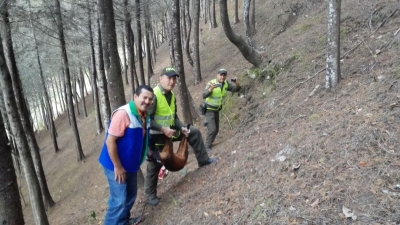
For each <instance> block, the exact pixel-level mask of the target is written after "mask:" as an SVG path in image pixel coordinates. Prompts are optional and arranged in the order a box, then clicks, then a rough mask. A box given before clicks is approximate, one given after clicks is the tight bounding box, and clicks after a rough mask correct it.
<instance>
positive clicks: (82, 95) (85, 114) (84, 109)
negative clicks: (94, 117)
mask: <svg viewBox="0 0 400 225" xmlns="http://www.w3.org/2000/svg"><path fill="white" fill-rule="evenodd" d="M84 87H85V77H84V76H83V72H82V67H79V90H80V92H81V101H82V108H83V115H84V116H85V117H87V111H86V102H85V93H84V91H83V89H84Z"/></svg>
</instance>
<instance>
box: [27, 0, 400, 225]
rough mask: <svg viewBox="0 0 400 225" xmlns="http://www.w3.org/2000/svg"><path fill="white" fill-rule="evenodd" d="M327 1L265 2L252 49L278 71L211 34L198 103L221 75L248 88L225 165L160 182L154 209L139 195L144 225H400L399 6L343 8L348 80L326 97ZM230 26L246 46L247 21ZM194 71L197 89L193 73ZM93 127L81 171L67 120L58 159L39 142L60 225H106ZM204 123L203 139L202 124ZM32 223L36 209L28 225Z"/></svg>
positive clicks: (226, 128) (219, 149)
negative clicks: (246, 57) (253, 63)
mask: <svg viewBox="0 0 400 225" xmlns="http://www.w3.org/2000/svg"><path fill="white" fill-rule="evenodd" d="M239 2H242V1H239ZM318 2H319V1H314V0H299V1H283V0H267V1H260V0H258V1H256V5H257V14H256V21H257V25H256V28H257V34H256V36H255V37H254V39H255V42H256V44H257V46H258V48H259V49H260V53H261V54H262V55H263V56H264V58H265V60H266V61H271V62H270V63H269V64H268V66H267V67H265V68H261V69H260V70H255V69H252V68H251V65H250V64H249V63H247V62H246V61H245V60H244V58H243V57H242V56H241V55H240V52H239V51H238V50H237V49H236V48H235V47H234V46H233V44H231V43H230V42H229V41H228V40H227V39H226V37H225V35H224V33H223V31H222V28H221V24H220V22H218V28H216V29H212V30H210V29H208V26H207V25H204V26H203V27H202V32H201V34H202V36H201V40H202V44H201V58H202V73H203V76H204V79H205V80H204V81H203V82H202V83H201V84H200V85H197V86H192V85H191V86H190V87H189V90H190V91H191V94H192V96H193V99H194V100H195V101H196V103H198V104H199V103H201V102H202V100H201V91H202V89H203V88H204V86H205V83H206V82H207V81H208V80H210V79H212V78H214V77H215V74H216V71H217V70H218V69H219V68H220V67H224V68H226V69H227V70H228V76H238V77H239V80H240V83H241V84H242V85H243V90H242V91H241V92H240V93H239V94H234V95H229V96H228V97H227V99H226V104H225V106H224V109H223V111H222V112H223V113H222V114H221V115H222V116H221V121H222V124H221V129H220V133H219V135H218V137H217V143H215V145H214V146H213V150H212V151H211V152H210V154H211V155H213V156H214V157H218V158H219V162H218V163H217V164H216V165H212V166H208V167H206V168H201V169H198V168H197V162H196V160H195V159H194V156H193V154H190V155H189V160H188V165H187V166H186V167H185V168H184V169H183V170H181V171H179V172H176V173H170V174H169V175H168V177H167V178H165V179H164V180H163V181H161V182H159V187H158V193H159V197H161V202H160V204H159V205H158V206H156V207H152V206H149V205H147V204H145V201H144V196H143V189H139V193H138V199H137V202H136V203H135V206H134V207H133V209H132V214H133V215H138V214H142V215H144V216H145V218H146V219H145V221H144V222H143V223H142V224H149V225H153V224H157V225H158V224H160V225H164V224H171V225H176V224H188V225H191V224H399V223H400V217H399V214H400V208H399V207H400V202H399V198H398V197H399V196H400V192H399V191H400V188H399V186H400V174H399V172H398V171H399V167H400V160H399V156H400V152H399V149H400V140H399V137H400V127H399V124H400V117H399V113H400V91H399V90H400V82H399V79H400V57H399V53H400V47H399V46H400V40H399V35H400V34H399V28H400V20H399V17H400V10H399V4H398V1H395V0H388V1H357V0H348V1H343V2H342V17H341V18H342V26H341V38H342V39H341V52H342V55H343V59H342V60H341V70H342V81H341V82H340V84H339V87H338V88H337V89H336V90H335V91H334V92H327V91H326V90H325V89H324V85H325V71H324V68H325V54H326V29H327V25H326V18H327V2H326V1H323V2H322V3H318ZM228 4H229V6H230V7H229V9H230V10H231V9H232V2H231V1H228ZM217 9H219V8H218V6H217ZM217 15H218V16H219V13H218V14H217ZM233 27H234V29H235V31H236V32H238V33H239V34H241V35H242V36H243V34H244V31H243V25H242V23H240V24H237V25H234V26H233ZM394 34H397V36H395V35H394ZM167 48H168V47H167V46H166V45H164V46H162V47H161V48H160V49H159V50H158V57H159V58H158V59H157V64H156V68H155V71H156V72H157V74H158V73H159V71H160V70H161V68H162V67H163V66H165V65H168V64H169V57H168V49H167ZM185 71H186V77H187V83H191V82H190V81H191V80H192V76H193V73H192V70H191V68H190V67H189V66H188V65H186V67H185ZM154 78H155V79H154V80H153V81H154V82H155V81H156V78H157V75H156V76H155V77H154ZM126 93H129V92H128V91H126ZM89 98H90V97H88V99H89ZM91 110H93V109H91ZM93 120H94V117H93V114H91V115H90V116H89V118H87V119H83V118H82V117H80V118H79V128H80V132H81V134H82V142H83V147H84V152H85V154H86V156H87V160H86V161H85V162H84V163H76V162H75V161H74V160H75V155H74V154H75V152H74V148H73V146H72V145H71V144H70V143H73V142H71V140H72V136H71V134H70V133H71V131H70V128H69V126H68V120H67V118H65V116H64V117H61V118H60V119H59V120H58V121H57V129H58V130H59V133H60V137H59V138H60V139H61V140H62V141H61V143H60V148H62V151H61V152H60V153H58V154H54V153H53V152H52V151H51V150H50V149H51V147H50V146H51V145H50V139H49V137H48V135H47V133H46V132H43V133H41V134H40V135H39V137H40V138H39V141H40V142H41V143H40V145H41V147H42V156H43V163H44V167H45V170H46V176H47V178H48V182H49V185H50V190H51V192H52V194H53V197H54V198H55V200H56V202H57V203H56V206H55V207H53V208H52V209H51V210H50V211H49V219H50V221H51V224H57V225H59V224H60V225H61V224H63V225H64V224H65V225H70V224H102V219H103V216H104V213H105V210H106V207H107V202H106V201H107V198H108V187H107V182H106V180H105V177H104V175H103V174H102V169H101V167H100V166H99V165H98V163H97V157H98V154H99V151H100V148H101V146H102V141H103V136H104V135H103V134H102V135H99V136H95V135H94V127H92V126H93V124H94V123H93ZM195 125H196V126H197V127H199V128H201V129H202V130H203V132H204V128H203V127H202V121H198V122H197V123H196V124H195ZM203 134H204V133H203ZM145 166H146V165H143V166H142V170H143V171H145ZM346 209H349V210H351V212H350V211H347V210H346ZM30 213H31V212H30V209H29V207H27V208H26V209H25V215H26V221H28V222H27V224H32V223H31V222H32V221H33V220H32V219H31V215H29V214H30Z"/></svg>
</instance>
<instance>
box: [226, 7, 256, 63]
mask: <svg viewBox="0 0 400 225" xmlns="http://www.w3.org/2000/svg"><path fill="white" fill-rule="evenodd" d="M219 7H220V16H221V23H222V27H223V28H224V32H225V35H226V37H227V38H228V39H229V41H231V42H232V43H233V44H234V45H236V47H237V48H238V49H239V51H240V52H241V53H242V55H243V57H244V58H245V59H246V60H247V61H249V62H250V63H251V64H253V65H254V66H255V67H260V66H261V64H262V58H261V56H260V55H259V54H258V53H257V52H256V51H255V50H254V49H253V48H251V47H250V46H249V45H248V44H247V43H246V42H245V41H244V40H243V39H242V38H241V37H240V36H238V35H237V34H236V33H235V32H234V31H233V29H232V27H231V25H230V23H229V16H228V7H227V4H226V0H219Z"/></svg>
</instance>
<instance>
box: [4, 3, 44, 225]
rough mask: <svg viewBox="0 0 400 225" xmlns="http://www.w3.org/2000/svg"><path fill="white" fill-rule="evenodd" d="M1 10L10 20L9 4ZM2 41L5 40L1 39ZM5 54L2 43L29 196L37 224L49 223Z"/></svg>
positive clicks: (6, 92)
mask: <svg viewBox="0 0 400 225" xmlns="http://www.w3.org/2000/svg"><path fill="white" fill-rule="evenodd" d="M6 4H7V3H6ZM1 10H2V11H1V15H2V17H3V20H2V21H3V22H5V21H6V20H8V13H7V12H6V10H7V5H5V6H3V8H2V9H1ZM6 18H7V19H6ZM0 21H1V20H0ZM5 23H7V22H5ZM2 26H3V29H2V32H1V33H2V34H5V33H7V32H3V31H4V30H5V29H7V28H5V29H4V24H2ZM0 39H1V37H0ZM10 40H11V39H10ZM1 43H3V42H2V41H1ZM4 55H5V54H4V52H3V45H2V44H0V69H1V73H0V76H1V79H0V85H1V89H2V91H3V96H4V100H5V105H6V110H7V116H8V120H9V121H10V126H11V131H12V134H13V136H14V138H15V139H16V144H17V147H18V150H19V155H20V157H21V162H22V167H23V170H24V174H25V178H26V183H27V186H28V191H29V197H30V200H31V208H32V213H33V215H34V220H35V224H36V225H48V224H49V221H48V219H47V215H46V210H45V206H44V203H43V199H42V193H41V190H40V184H39V180H38V177H37V174H36V173H35V166H34V164H33V160H32V155H31V152H30V151H29V145H28V141H27V138H26V136H25V131H24V129H23V127H22V122H21V116H20V115H19V113H18V108H17V102H16V100H15V98H14V91H13V88H12V87H13V84H12V81H11V75H10V72H9V70H8V69H7V66H6V65H5V64H4V62H5V58H4ZM15 94H17V93H15Z"/></svg>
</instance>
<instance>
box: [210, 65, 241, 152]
mask: <svg viewBox="0 0 400 225" xmlns="http://www.w3.org/2000/svg"><path fill="white" fill-rule="evenodd" d="M227 75H228V72H227V71H226V69H220V70H218V73H217V78H216V79H213V80H211V81H210V82H208V83H207V85H206V88H205V89H204V91H203V99H205V101H206V107H207V112H206V123H205V125H206V126H207V138H206V143H205V144H206V150H207V151H210V150H211V145H212V143H213V142H214V140H215V137H216V136H217V134H218V131H219V111H220V110H221V109H222V100H223V99H224V97H225V95H226V92H227V91H230V92H238V91H240V85H239V82H238V80H237V79H236V78H232V79H231V82H228V81H226V76H227Z"/></svg>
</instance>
